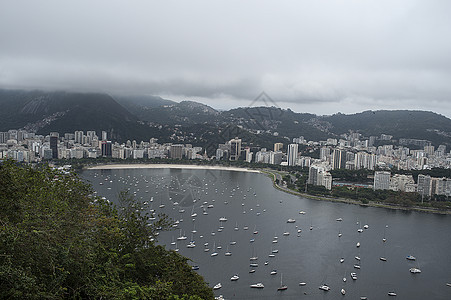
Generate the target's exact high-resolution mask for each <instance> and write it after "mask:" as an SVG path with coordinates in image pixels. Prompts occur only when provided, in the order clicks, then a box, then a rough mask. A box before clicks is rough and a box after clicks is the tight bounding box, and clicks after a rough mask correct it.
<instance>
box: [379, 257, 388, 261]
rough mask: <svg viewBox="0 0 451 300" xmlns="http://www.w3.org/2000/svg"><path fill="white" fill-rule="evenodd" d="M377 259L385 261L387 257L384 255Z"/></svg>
mask: <svg viewBox="0 0 451 300" xmlns="http://www.w3.org/2000/svg"><path fill="white" fill-rule="evenodd" d="M379 259H380V260H382V261H387V259H386V258H385V257H381V258H379Z"/></svg>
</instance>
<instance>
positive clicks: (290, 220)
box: [287, 219, 296, 223]
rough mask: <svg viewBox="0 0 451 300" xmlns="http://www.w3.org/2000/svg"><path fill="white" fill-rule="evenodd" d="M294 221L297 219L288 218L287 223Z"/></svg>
mask: <svg viewBox="0 0 451 300" xmlns="http://www.w3.org/2000/svg"><path fill="white" fill-rule="evenodd" d="M294 222H296V220H295V219H288V220H287V223H294Z"/></svg>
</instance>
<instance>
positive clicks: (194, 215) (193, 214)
mask: <svg viewBox="0 0 451 300" xmlns="http://www.w3.org/2000/svg"><path fill="white" fill-rule="evenodd" d="M191 217H193V218H195V217H197V213H195V212H194V205H193V209H192V210H191Z"/></svg>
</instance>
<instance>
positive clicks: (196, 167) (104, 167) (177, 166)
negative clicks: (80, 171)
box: [86, 164, 261, 173]
mask: <svg viewBox="0 0 451 300" xmlns="http://www.w3.org/2000/svg"><path fill="white" fill-rule="evenodd" d="M86 169H88V170H113V169H191V170H224V171H236V172H249V173H261V171H259V170H253V169H247V168H238V167H224V166H204V165H180V164H104V165H96V166H90V167H87V168H86Z"/></svg>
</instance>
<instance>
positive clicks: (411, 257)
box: [406, 255, 416, 260]
mask: <svg viewBox="0 0 451 300" xmlns="http://www.w3.org/2000/svg"><path fill="white" fill-rule="evenodd" d="M406 259H407V260H415V259H416V258H415V256H413V255H408V256H407V257H406Z"/></svg>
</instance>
